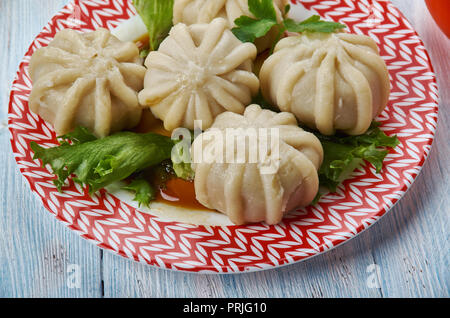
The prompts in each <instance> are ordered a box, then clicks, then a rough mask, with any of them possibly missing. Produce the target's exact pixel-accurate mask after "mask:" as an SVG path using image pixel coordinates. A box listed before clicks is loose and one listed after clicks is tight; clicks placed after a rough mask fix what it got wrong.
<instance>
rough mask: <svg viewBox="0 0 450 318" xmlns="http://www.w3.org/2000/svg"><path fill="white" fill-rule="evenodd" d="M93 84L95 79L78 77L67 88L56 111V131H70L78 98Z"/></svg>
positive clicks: (78, 101) (62, 132)
mask: <svg viewBox="0 0 450 318" xmlns="http://www.w3.org/2000/svg"><path fill="white" fill-rule="evenodd" d="M94 84H95V79H87V78H79V79H77V80H76V81H75V83H74V84H73V85H72V86H71V87H70V88H69V90H68V91H67V93H66V95H65V96H64V101H63V103H62V105H61V106H60V108H59V109H58V112H57V113H56V120H55V130H56V131H57V132H59V133H61V134H65V133H67V132H69V131H70V129H71V128H72V123H73V118H74V116H75V114H76V112H77V108H78V106H79V103H80V100H81V99H82V97H83V95H84V94H85V92H87V91H88V90H90V89H92V88H93V86H94Z"/></svg>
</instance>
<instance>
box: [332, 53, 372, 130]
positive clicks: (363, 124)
mask: <svg viewBox="0 0 450 318" xmlns="http://www.w3.org/2000/svg"><path fill="white" fill-rule="evenodd" d="M338 59H339V66H338V67H339V73H340V74H341V75H342V76H343V77H344V80H345V81H346V82H347V83H348V84H349V85H350V86H351V87H352V89H353V92H354V94H355V96H356V101H357V103H356V105H357V109H356V118H357V120H356V125H355V127H353V128H351V129H348V130H347V131H346V132H347V133H348V134H350V135H360V134H363V133H364V132H366V131H367V129H368V128H369V126H370V124H371V122H372V113H373V111H372V107H373V106H372V91H371V89H370V85H369V82H368V81H367V78H366V77H365V76H364V75H363V74H362V73H361V72H360V71H359V70H358V69H356V68H355V67H354V66H353V65H351V63H350V62H349V60H348V57H347V56H346V53H345V52H344V51H343V50H339V51H338Z"/></svg>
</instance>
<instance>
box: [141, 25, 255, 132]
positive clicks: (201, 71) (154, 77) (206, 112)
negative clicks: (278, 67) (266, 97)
mask: <svg viewBox="0 0 450 318" xmlns="http://www.w3.org/2000/svg"><path fill="white" fill-rule="evenodd" d="M255 57H256V47H255V46H254V45H253V44H252V43H242V42H241V41H239V40H238V39H237V38H236V37H235V36H234V35H233V33H231V31H230V30H229V29H227V23H226V21H225V20H224V19H221V18H217V19H214V20H213V21H212V22H211V23H210V24H193V25H190V26H186V25H185V24H182V23H179V24H177V25H175V26H174V27H173V28H172V29H171V31H170V34H169V36H168V37H167V38H166V39H165V40H164V41H163V42H162V43H161V45H160V47H159V49H158V51H154V52H150V54H149V55H148V57H147V59H146V61H145V65H146V66H147V68H148V70H147V73H146V75H145V82H144V89H143V90H142V91H141V92H140V93H139V100H140V102H141V104H142V105H146V106H149V107H150V110H151V111H152V112H153V114H154V115H155V116H156V117H157V118H159V119H161V120H162V121H163V122H164V127H165V129H167V130H169V131H172V130H174V129H176V128H178V127H185V128H189V129H194V121H196V120H201V121H202V128H203V129H207V128H208V127H210V126H211V124H212V123H213V121H214V118H215V117H216V116H217V115H218V114H220V113H223V112H224V111H232V112H235V113H240V114H242V113H243V112H244V109H245V106H247V105H248V104H249V103H250V102H251V100H252V96H254V95H255V94H256V93H257V92H258V90H259V79H258V78H257V77H256V75H255V74H254V73H253V72H252V67H253V65H252V64H253V63H252V61H253V60H254V59H255Z"/></svg>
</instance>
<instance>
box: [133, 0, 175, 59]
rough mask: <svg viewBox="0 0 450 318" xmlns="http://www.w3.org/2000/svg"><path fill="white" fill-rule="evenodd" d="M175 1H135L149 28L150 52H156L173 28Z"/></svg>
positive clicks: (134, 3)
mask: <svg viewBox="0 0 450 318" xmlns="http://www.w3.org/2000/svg"><path fill="white" fill-rule="evenodd" d="M173 3H174V0H133V5H134V7H135V8H136V11H137V12H138V14H139V15H140V16H141V18H142V21H144V24H145V25H146V26H147V29H148V35H149V43H150V51H156V50H157V49H158V48H159V45H160V44H161V42H162V41H163V40H164V39H165V38H166V36H167V34H168V33H169V31H170V28H171V27H172V25H173V24H172V19H173Z"/></svg>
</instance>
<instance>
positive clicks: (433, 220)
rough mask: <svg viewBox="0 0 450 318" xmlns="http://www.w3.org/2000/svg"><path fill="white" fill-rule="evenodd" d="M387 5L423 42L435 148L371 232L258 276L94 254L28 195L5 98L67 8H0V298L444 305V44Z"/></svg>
mask: <svg viewBox="0 0 450 318" xmlns="http://www.w3.org/2000/svg"><path fill="white" fill-rule="evenodd" d="M392 2H393V3H394V4H395V5H396V6H397V7H399V9H400V10H401V11H402V12H403V13H404V15H405V16H406V17H407V18H408V19H409V21H410V22H411V24H412V25H413V26H414V28H415V29H416V30H417V31H418V33H419V35H420V37H421V38H422V39H423V41H424V43H425V46H426V47H427V49H428V52H429V54H430V56H431V60H432V62H433V65H434V68H435V71H436V73H437V75H438V84H439V88H440V99H441V101H440V114H439V123H438V131H437V135H436V139H435V142H434V144H433V148H432V150H431V154H430V156H429V159H428V160H427V162H426V163H425V165H424V167H423V170H422V172H421V174H420V175H419V177H418V178H417V180H416V182H415V183H414V184H413V186H412V188H411V189H410V191H409V192H408V193H407V194H406V195H405V196H404V198H403V199H402V200H400V202H399V203H398V204H397V205H396V206H395V207H394V208H393V209H392V210H391V211H390V212H389V213H388V214H387V215H385V216H384V217H383V218H382V219H381V220H380V221H379V222H377V223H376V224H375V225H374V226H372V227H371V228H370V229H369V230H367V231H365V232H363V233H362V234H361V235H359V236H357V237H356V238H354V239H352V240H351V241H349V242H347V243H345V244H344V245H342V246H340V247H338V248H335V249H334V250H332V251H330V252H327V253H325V254H321V255H319V256H316V257H314V258H312V259H309V260H307V261H304V262H301V263H297V264H293V265H289V266H286V267H282V268H279V269H274V270H267V271H262V272H257V273H248V274H237V275H198V274H187V273H181V272H173V271H167V270H162V269H158V268H153V267H150V266H145V265H142V264H138V263H135V262H132V261H130V260H127V259H124V258H121V257H119V256H116V255H113V254H111V253H110V252H104V251H102V250H101V249H99V248H98V247H96V246H94V245H93V244H91V243H89V242H87V241H85V240H83V239H81V238H80V237H79V236H78V235H77V234H75V233H74V232H72V231H70V230H69V229H67V228H66V227H65V226H64V225H63V224H61V223H59V222H58V221H56V219H55V218H54V217H53V216H52V215H51V214H50V213H48V212H47V211H46V210H45V209H44V208H43V207H42V206H41V204H40V203H39V201H38V200H37V198H36V197H35V196H34V195H33V194H32V192H31V191H30V190H29V186H28V184H27V182H26V181H25V179H24V178H23V177H22V176H21V175H20V173H19V170H18V168H17V166H16V164H15V161H14V158H13V155H12V151H11V147H10V143H9V133H8V130H7V124H6V122H7V106H8V97H9V90H10V87H11V83H12V81H13V78H14V76H15V72H16V71H17V67H18V64H19V62H20V60H21V58H22V56H23V55H24V53H25V51H26V50H27V48H28V46H29V44H30V43H31V41H32V40H33V39H34V37H35V36H36V35H37V34H38V33H39V32H40V30H41V29H42V27H43V26H44V25H45V24H46V23H47V22H48V20H49V19H50V18H51V17H52V16H53V15H54V14H55V13H56V12H57V11H58V10H59V9H60V8H61V7H62V6H63V5H65V4H66V3H67V1H65V0H0V25H1V26H2V27H1V28H0V39H1V41H0V61H1V65H0V104H1V110H0V195H1V196H0V297H183V298H184V297H449V295H450V293H449V283H450V274H449V215H450V213H449V212H450V208H449V207H450V200H449V192H450V187H449V177H450V173H449V172H450V169H449V168H450V164H449V156H450V149H449V137H450V135H449V129H450V124H449V122H450V111H449V107H450V105H449V102H450V96H449V94H450V92H449V87H450V84H449V83H450V79H449V72H450V68H449V61H450V59H449V54H450V53H449V52H450V40H449V39H448V38H447V37H446V36H445V35H444V34H443V33H442V32H440V30H439V29H438V27H437V26H436V24H435V23H434V21H433V20H432V18H431V16H430V14H429V13H428V11H427V9H426V6H425V4H424V2H423V1H422V0H413V1H412V0H393V1H392ZM73 268H75V269H76V271H77V273H79V274H80V275H79V276H77V277H79V280H77V281H76V283H75V284H71V282H72V283H73V280H72V279H73V277H74V276H73V274H74V273H73V272H71V270H72V269H73ZM377 273H378V274H379V275H376V274H377ZM374 275H375V276H374ZM374 277H379V283H378V284H377V280H376V279H375V280H374Z"/></svg>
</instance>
